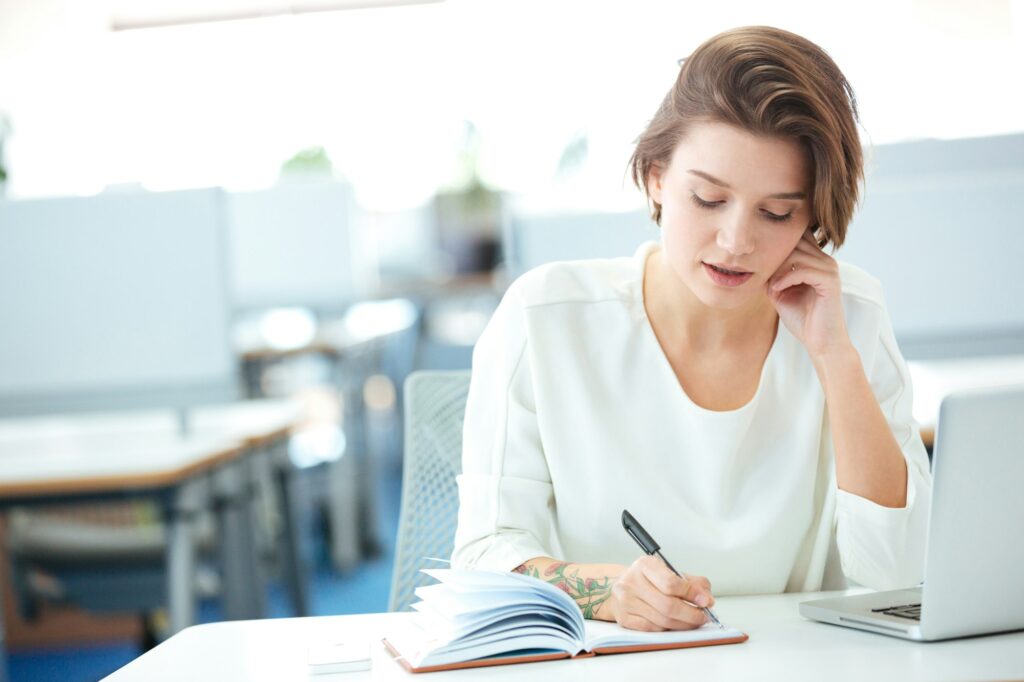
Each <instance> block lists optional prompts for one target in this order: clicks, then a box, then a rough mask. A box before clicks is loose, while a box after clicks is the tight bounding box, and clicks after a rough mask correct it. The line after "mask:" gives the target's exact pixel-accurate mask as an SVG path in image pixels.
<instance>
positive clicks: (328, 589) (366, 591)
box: [8, 468, 401, 682]
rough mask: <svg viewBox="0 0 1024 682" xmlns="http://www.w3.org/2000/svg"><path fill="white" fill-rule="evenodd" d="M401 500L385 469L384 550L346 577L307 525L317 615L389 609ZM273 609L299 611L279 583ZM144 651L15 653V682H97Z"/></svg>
mask: <svg viewBox="0 0 1024 682" xmlns="http://www.w3.org/2000/svg"><path fill="white" fill-rule="evenodd" d="M400 499H401V474H400V472H398V471H397V470H394V468H391V469H390V470H385V471H381V472H380V476H379V478H378V495H377V496H376V500H377V513H378V519H379V523H380V527H379V535H380V540H381V545H382V550H383V551H382V552H381V554H380V555H379V556H377V557H374V558H372V559H368V560H366V561H363V562H362V563H361V564H360V565H359V566H358V567H357V568H355V569H354V570H353V571H351V572H350V573H346V574H345V575H338V574H337V573H335V572H334V571H333V570H332V568H331V567H330V565H329V562H328V559H327V551H326V549H325V547H324V544H323V541H322V539H321V538H322V537H323V536H322V534H321V533H317V532H315V531H316V529H314V528H307V529H306V532H308V533H309V535H310V536H311V545H312V546H313V547H314V552H313V554H314V557H315V565H316V569H315V573H314V575H313V578H312V583H311V586H310V587H311V589H310V602H311V604H310V605H311V610H312V615H315V616H323V615H338V614H347V613H370V612H377V611H386V610H387V606H388V592H389V591H390V589H391V568H392V561H393V559H394V546H395V537H396V535H397V527H398V511H399V503H400ZM268 608H269V616H270V617H272V618H280V617H288V616H292V615H294V613H293V612H292V610H291V606H290V605H289V603H288V600H287V597H286V595H285V593H284V591H283V590H282V589H281V587H280V585H277V584H272V585H271V586H270V588H269V599H268ZM199 620H200V621H201V622H212V621H217V620H220V609H219V606H218V605H217V604H216V603H214V602H209V603H207V602H204V603H203V604H201V606H200V611H199ZM140 653H141V652H140V650H139V648H138V646H137V645H136V644H135V643H134V642H111V643H109V644H106V645H91V646H78V647H74V648H67V649H59V650H33V651H21V652H16V653H12V654H10V655H9V660H8V667H9V672H10V682H95V681H96V680H99V679H102V678H103V677H105V676H107V675H109V674H110V673H112V672H114V671H115V670H117V669H118V668H120V667H122V666H124V665H125V664H127V663H129V662H130V661H132V659H134V658H135V657H137V656H138V655H139V654H140Z"/></svg>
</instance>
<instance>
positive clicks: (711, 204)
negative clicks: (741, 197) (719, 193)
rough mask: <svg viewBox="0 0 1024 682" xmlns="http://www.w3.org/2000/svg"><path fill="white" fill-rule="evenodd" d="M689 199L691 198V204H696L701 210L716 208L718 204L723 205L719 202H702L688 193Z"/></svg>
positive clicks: (694, 195)
mask: <svg viewBox="0 0 1024 682" xmlns="http://www.w3.org/2000/svg"><path fill="white" fill-rule="evenodd" d="M690 197H692V198H693V203H695V204H697V205H698V206H700V207H701V208H714V207H715V206H718V205H719V204H721V203H723V202H721V201H704V200H703V199H701V198H700V197H699V196H697V195H696V194H694V193H693V192H691V193H690Z"/></svg>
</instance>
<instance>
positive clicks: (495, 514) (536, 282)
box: [452, 242, 931, 595]
mask: <svg viewBox="0 0 1024 682" xmlns="http://www.w3.org/2000/svg"><path fill="white" fill-rule="evenodd" d="M654 248H658V244H657V243H656V242H648V243H646V244H644V245H642V246H641V247H640V248H639V249H638V250H637V252H636V254H635V255H634V256H633V257H624V258H612V259H595V260H586V261H574V262H560V263H550V264H547V265H544V266H541V267H538V268H536V269H534V270H532V271H530V272H527V273H526V274H524V275H523V276H522V277H520V278H519V279H517V280H516V281H515V282H514V283H513V284H512V285H511V286H510V287H509V289H508V291H507V292H506V294H505V296H504V298H503V299H502V302H501V304H500V305H499V306H498V309H497V311H496V312H495V314H494V316H493V318H492V319H491V321H490V323H489V324H488V326H487V328H486V329H485V331H484V332H483V334H482V336H481V337H480V339H479V341H478V343H477V345H476V348H475V349H474V352H473V373H472V380H471V384H470V389H469V399H468V404H467V406H466V419H465V427H464V434H463V457H462V467H463V473H462V475H460V476H459V477H458V486H459V501H460V506H459V521H458V530H457V532H456V537H455V550H454V552H453V554H452V565H453V566H454V567H460V568H465V567H480V568H484V567H486V568H494V569H499V570H511V569H512V568H515V567H516V566H518V565H519V564H521V563H523V562H524V561H526V560H528V559H531V558H534V557H538V556H550V557H554V558H557V559H562V560H565V561H572V562H580V563H621V564H625V565H629V564H630V563H632V562H633V560H635V559H636V558H637V557H638V556H640V554H641V552H640V548H639V547H638V546H637V545H636V544H635V543H634V542H633V540H632V539H631V538H630V537H629V536H628V535H627V534H626V532H625V531H624V530H623V528H622V525H621V522H620V516H621V513H622V510H623V509H628V510H629V511H630V512H631V513H632V514H633V515H634V516H635V517H636V518H637V519H638V520H639V521H640V523H642V524H643V525H644V527H645V528H646V529H647V530H648V532H649V533H650V534H651V535H652V536H653V537H654V538H655V539H656V540H657V541H658V542H659V543H660V544H661V548H662V554H664V556H665V557H666V558H667V559H668V560H669V561H671V562H672V563H673V564H674V565H675V567H676V568H677V569H679V570H680V571H685V572H687V573H692V574H697V575H703V576H707V577H708V579H709V580H710V581H711V585H712V589H713V591H714V593H715V594H716V595H728V594H752V593H777V592H783V591H811V590H819V589H823V588H824V589H827V588H830V587H838V586H842V585H844V584H845V583H846V581H845V580H844V576H845V577H846V578H848V579H849V580H850V581H852V582H856V583H860V584H862V585H867V586H869V587H872V588H875V589H895V588H902V587H908V586H912V585H916V584H918V583H919V582H920V581H921V579H922V572H923V563H924V548H925V538H926V526H927V519H928V508H929V505H930V500H931V474H930V472H929V465H928V458H927V454H926V452H925V449H924V445H923V443H922V441H921V436H920V433H919V431H918V425H917V424H916V423H915V422H914V419H913V417H912V416H911V405H912V394H911V386H910V376H909V374H908V372H907V367H906V363H905V361H904V360H903V357H902V356H901V355H900V352H899V349H898V348H897V345H896V340H895V338H894V336H893V332H892V327H891V324H890V321H889V317H888V313H887V312H886V309H885V305H884V302H883V298H882V290H881V286H880V284H879V283H878V281H877V280H875V279H874V278H872V277H870V276H869V275H867V274H866V273H864V272H863V271H861V270H859V269H857V268H855V267H853V266H851V265H849V264H845V263H841V264H840V277H841V280H842V291H843V306H844V310H845V314H846V321H847V328H848V331H849V334H850V337H851V339H852V341H853V344H854V346H855V347H856V348H857V350H858V351H859V353H860V357H861V360H862V361H863V363H864V367H865V369H866V372H867V376H868V378H869V380H870V383H871V387H872V389H873V390H874V393H875V396H876V397H877V399H878V402H879V404H880V405H881V407H882V411H883V413H884V414H885V416H886V418H887V420H888V422H889V425H890V426H891V428H892V431H893V435H894V436H895V438H896V441H897V442H898V443H899V445H900V448H901V449H902V451H903V455H904V457H905V458H906V460H907V469H908V476H907V506H906V507H905V508H901V509H892V508H886V507H882V506H880V505H878V504H875V503H874V502H871V501H870V500H868V499H866V498H863V497H859V496H857V495H854V494H851V493H848V492H845V491H842V490H839V489H838V488H837V486H836V481H835V467H834V451H833V446H832V438H831V435H830V432H829V421H828V411H827V409H826V406H825V400H824V394H823V391H822V388H821V384H820V382H819V380H818V377H817V375H816V373H815V371H814V367H813V366H812V364H811V361H810V358H809V357H808V355H807V353H806V351H805V350H804V348H803V346H802V345H801V344H800V342H799V341H798V340H797V339H796V338H795V337H794V336H792V334H790V333H789V331H788V330H787V329H786V327H785V325H783V324H782V323H781V322H780V323H779V326H778V333H777V335H776V339H775V341H774V343H773V345H772V347H771V350H770V351H769V353H768V356H767V359H766V360H765V363H764V368H763V370H762V372H761V379H760V384H759V386H758V389H757V392H756V394H755V395H754V397H753V399H752V400H751V401H750V402H749V403H747V404H746V405H744V406H743V407H740V408H739V409H736V410H729V411H722V412H719V411H711V410H707V409H704V408H702V407H700V406H699V405H697V404H695V403H694V402H693V401H691V400H690V398H689V397H688V396H687V395H686V393H685V392H684V391H683V389H682V387H681V385H680V384H679V381H678V379H677V377H676V375H675V373H674V371H673V370H672V367H671V365H670V364H669V362H668V359H667V358H666V357H665V354H664V352H663V351H662V349H661V346H660V345H659V343H658V340H657V338H656V337H655V335H654V331H653V329H652V327H651V324H650V320H649V319H648V317H647V313H646V311H645V309H644V303H643V284H642V283H643V268H644V263H645V261H646V257H647V255H648V254H649V253H650V252H651V250H652V249H654ZM840 569H841V570H840Z"/></svg>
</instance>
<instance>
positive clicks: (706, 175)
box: [686, 168, 807, 199]
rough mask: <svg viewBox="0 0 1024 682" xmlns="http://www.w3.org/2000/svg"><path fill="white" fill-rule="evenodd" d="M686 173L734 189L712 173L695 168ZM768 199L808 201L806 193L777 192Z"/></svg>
mask: <svg viewBox="0 0 1024 682" xmlns="http://www.w3.org/2000/svg"><path fill="white" fill-rule="evenodd" d="M686 172H687V173H692V174H693V175H699V176H700V177H702V178H704V179H705V180H707V181H708V182H712V183H714V184H716V185H718V186H719V187H724V188H726V189H732V185H730V184H729V183H727V182H726V181H725V180H719V179H718V178H716V177H715V176H714V175H711V174H710V173H705V172H704V171H699V170H696V169H694V168H691V169H689V170H687V171H686ZM766 198H767V199H806V198H807V194H806V193H805V192H777V193H775V194H769V195H768V196H767V197H766Z"/></svg>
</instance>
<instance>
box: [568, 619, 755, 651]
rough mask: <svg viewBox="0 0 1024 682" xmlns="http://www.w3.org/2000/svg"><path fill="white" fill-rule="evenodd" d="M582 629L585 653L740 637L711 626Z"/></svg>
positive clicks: (601, 624)
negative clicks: (659, 629) (651, 629)
mask: <svg viewBox="0 0 1024 682" xmlns="http://www.w3.org/2000/svg"><path fill="white" fill-rule="evenodd" d="M584 627H585V628H586V634H587V636H586V640H585V641H586V650H587V651H593V650H594V649H599V648H602V647H616V646H636V645H641V644H679V643H681V642H707V641H713V640H716V639H729V638H732V637H743V636H744V634H743V633H742V632H740V631H739V630H736V629H734V628H728V627H727V628H725V629H722V628H720V627H718V626H717V625H715V624H714V623H707V624H705V625H704V626H702V627H699V628H697V629H695V630H668V631H666V632H642V631H640V630H627V629H626V628H624V627H622V626H621V625H619V624H618V623H609V622H606V621H601V620H588V621H586V623H585V624H584Z"/></svg>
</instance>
